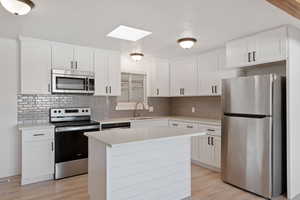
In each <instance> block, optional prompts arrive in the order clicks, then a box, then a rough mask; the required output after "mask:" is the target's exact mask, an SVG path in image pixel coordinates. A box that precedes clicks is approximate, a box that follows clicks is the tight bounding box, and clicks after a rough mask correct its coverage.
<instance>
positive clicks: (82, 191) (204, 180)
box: [0, 165, 262, 200]
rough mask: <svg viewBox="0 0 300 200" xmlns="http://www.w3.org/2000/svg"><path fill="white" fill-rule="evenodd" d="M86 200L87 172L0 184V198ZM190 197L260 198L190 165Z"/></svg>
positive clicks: (202, 199) (195, 199)
mask: <svg viewBox="0 0 300 200" xmlns="http://www.w3.org/2000/svg"><path fill="white" fill-rule="evenodd" d="M62 199H63V200H88V194H87V175H83V176H76V177H72V178H67V179H63V180H58V181H47V182H42V183H37V184H31V185H28V186H23V187H21V186H20V177H12V178H11V181H10V182H9V183H4V184H0V200H62ZM192 199H193V200H260V199H262V198H260V197H258V196H255V195H253V194H250V193H247V192H244V191H242V190H239V189H237V188H235V187H232V186H230V185H227V184H225V183H223V182H222V181H221V179H220V174H219V173H216V172H212V171H210V170H207V169H204V168H202V167H198V166H195V165H193V166H192Z"/></svg>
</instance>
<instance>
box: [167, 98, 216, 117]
mask: <svg viewBox="0 0 300 200" xmlns="http://www.w3.org/2000/svg"><path fill="white" fill-rule="evenodd" d="M192 107H194V108H195V112H192ZM171 115H178V116H189V117H200V118H207V119H221V116H222V107H221V97H213V96H205V97H180V98H171Z"/></svg>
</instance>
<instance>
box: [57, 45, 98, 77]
mask: <svg viewBox="0 0 300 200" xmlns="http://www.w3.org/2000/svg"><path fill="white" fill-rule="evenodd" d="M52 68H54V69H74V70H81V71H93V70H94V49H92V48H88V47H80V46H74V45H69V44H62V43H53V44H52Z"/></svg>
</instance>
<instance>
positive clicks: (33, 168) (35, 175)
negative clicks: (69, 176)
mask: <svg viewBox="0 0 300 200" xmlns="http://www.w3.org/2000/svg"><path fill="white" fill-rule="evenodd" d="M53 142H54V141H53V140H37V141H27V142H24V143H23V144H22V145H23V147H22V180H26V179H27V180H33V179H37V180H38V179H40V178H41V177H44V176H47V175H51V174H54V150H53V145H54V143H53Z"/></svg>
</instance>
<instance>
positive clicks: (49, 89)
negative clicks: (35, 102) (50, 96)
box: [48, 83, 51, 92]
mask: <svg viewBox="0 0 300 200" xmlns="http://www.w3.org/2000/svg"><path fill="white" fill-rule="evenodd" d="M48 92H51V88H50V83H48Z"/></svg>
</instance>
